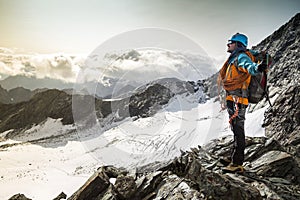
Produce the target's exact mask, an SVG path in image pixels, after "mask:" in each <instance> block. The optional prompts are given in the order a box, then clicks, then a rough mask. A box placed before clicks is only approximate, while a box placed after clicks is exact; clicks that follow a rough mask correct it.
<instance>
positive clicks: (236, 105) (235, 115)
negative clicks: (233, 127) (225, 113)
mask: <svg viewBox="0 0 300 200" xmlns="http://www.w3.org/2000/svg"><path fill="white" fill-rule="evenodd" d="M233 100H234V108H235V112H234V114H233V115H232V116H231V117H230V118H229V124H232V121H233V120H234V119H235V118H236V117H237V116H238V114H239V104H238V102H239V97H236V96H233Z"/></svg>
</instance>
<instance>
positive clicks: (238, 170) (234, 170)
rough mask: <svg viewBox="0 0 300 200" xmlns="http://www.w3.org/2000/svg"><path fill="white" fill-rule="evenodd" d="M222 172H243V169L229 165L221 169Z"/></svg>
mask: <svg viewBox="0 0 300 200" xmlns="http://www.w3.org/2000/svg"><path fill="white" fill-rule="evenodd" d="M222 170H223V171H224V172H231V173H234V172H244V167H243V166H242V165H237V164H234V163H230V164H229V165H228V166H227V167H224V168H223V169H222Z"/></svg>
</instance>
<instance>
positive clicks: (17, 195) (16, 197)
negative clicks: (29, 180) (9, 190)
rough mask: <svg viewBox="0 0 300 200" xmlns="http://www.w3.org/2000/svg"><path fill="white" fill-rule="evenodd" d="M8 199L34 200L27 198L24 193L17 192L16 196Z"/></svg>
mask: <svg viewBox="0 0 300 200" xmlns="http://www.w3.org/2000/svg"><path fill="white" fill-rule="evenodd" d="M8 200H32V199H29V198H27V197H26V196H25V195H24V194H20V193H19V194H15V195H14V196H12V197H10V198H9V199H8Z"/></svg>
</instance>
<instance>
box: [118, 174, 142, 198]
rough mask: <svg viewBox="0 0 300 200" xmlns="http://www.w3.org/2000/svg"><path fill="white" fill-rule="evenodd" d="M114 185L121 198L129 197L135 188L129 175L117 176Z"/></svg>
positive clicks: (133, 181)
mask: <svg viewBox="0 0 300 200" xmlns="http://www.w3.org/2000/svg"><path fill="white" fill-rule="evenodd" d="M114 187H115V189H116V190H117V192H118V194H119V195H120V197H121V198H123V199H131V198H132V197H133V195H134V194H135V192H136V189H137V187H136V183H135V180H134V178H133V177H131V176H118V177H117V180H116V183H115V185H114Z"/></svg>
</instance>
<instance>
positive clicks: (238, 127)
mask: <svg viewBox="0 0 300 200" xmlns="http://www.w3.org/2000/svg"><path fill="white" fill-rule="evenodd" d="M234 104H235V103H234V102H233V101H227V111H228V114H229V118H230V117H231V116H232V115H233V114H234V112H235V105H234ZM238 107H239V112H238V115H237V117H236V118H234V119H233V120H232V124H231V130H232V132H233V135H234V143H233V150H232V154H231V159H232V162H233V163H234V164H237V165H243V162H244V151H245V130H244V124H245V113H246V107H247V106H246V105H243V104H238Z"/></svg>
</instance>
